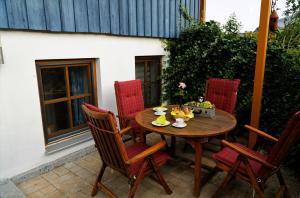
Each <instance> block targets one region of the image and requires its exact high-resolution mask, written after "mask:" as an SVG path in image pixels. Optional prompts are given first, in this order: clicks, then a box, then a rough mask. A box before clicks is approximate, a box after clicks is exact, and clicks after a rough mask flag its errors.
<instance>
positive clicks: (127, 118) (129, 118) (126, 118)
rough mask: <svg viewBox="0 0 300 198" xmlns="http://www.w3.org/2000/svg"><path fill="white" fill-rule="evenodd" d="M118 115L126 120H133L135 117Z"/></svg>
mask: <svg viewBox="0 0 300 198" xmlns="http://www.w3.org/2000/svg"><path fill="white" fill-rule="evenodd" d="M117 117H118V118H119V119H124V120H132V119H134V117H130V116H123V115H117Z"/></svg>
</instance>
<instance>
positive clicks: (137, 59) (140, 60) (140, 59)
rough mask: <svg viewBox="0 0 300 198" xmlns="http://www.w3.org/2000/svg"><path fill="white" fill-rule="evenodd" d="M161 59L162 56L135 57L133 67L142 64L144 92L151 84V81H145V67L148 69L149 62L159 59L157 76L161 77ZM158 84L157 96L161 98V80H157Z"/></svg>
mask: <svg viewBox="0 0 300 198" xmlns="http://www.w3.org/2000/svg"><path fill="white" fill-rule="evenodd" d="M162 58H163V56H161V55H154V56H151V55H150V56H136V57H135V65H136V64H137V63H144V84H143V86H144V90H146V87H147V86H150V87H151V84H153V83H152V82H151V80H150V81H146V79H145V76H147V75H146V74H147V67H149V62H152V61H153V60H155V59H159V67H160V69H159V70H158V72H159V73H158V75H159V76H160V77H161V74H162ZM159 84H160V86H159V89H157V94H158V95H159V96H160V97H161V91H162V87H161V85H162V80H161V79H160V80H159ZM144 97H145V96H144ZM145 106H146V105H145ZM150 106H151V105H150ZM150 106H146V107H150Z"/></svg>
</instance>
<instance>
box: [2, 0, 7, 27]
mask: <svg viewBox="0 0 300 198" xmlns="http://www.w3.org/2000/svg"><path fill="white" fill-rule="evenodd" d="M8 27H9V26H8V18H7V12H6V3H5V0H0V28H8Z"/></svg>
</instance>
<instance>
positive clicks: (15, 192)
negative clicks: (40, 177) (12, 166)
mask: <svg viewBox="0 0 300 198" xmlns="http://www.w3.org/2000/svg"><path fill="white" fill-rule="evenodd" d="M0 197H1V198H25V195H24V194H23V192H22V191H21V190H20V189H18V188H17V187H16V185H15V184H14V183H13V182H11V181H10V180H7V181H3V182H0Z"/></svg>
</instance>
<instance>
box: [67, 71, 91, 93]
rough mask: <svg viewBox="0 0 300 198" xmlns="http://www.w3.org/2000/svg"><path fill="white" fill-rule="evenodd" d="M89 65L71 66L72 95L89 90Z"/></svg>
mask: <svg viewBox="0 0 300 198" xmlns="http://www.w3.org/2000/svg"><path fill="white" fill-rule="evenodd" d="M88 76H89V75H88V67H87V66H83V67H81V66H79V67H69V79H70V91H71V96H74V95H81V94H85V93H88V92H89V79H88Z"/></svg>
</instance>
